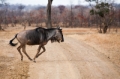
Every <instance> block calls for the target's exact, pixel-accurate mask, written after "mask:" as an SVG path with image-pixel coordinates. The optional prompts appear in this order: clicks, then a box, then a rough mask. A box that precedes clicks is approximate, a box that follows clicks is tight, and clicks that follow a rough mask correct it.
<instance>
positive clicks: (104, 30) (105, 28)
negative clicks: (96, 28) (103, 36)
mask: <svg viewBox="0 0 120 79" xmlns="http://www.w3.org/2000/svg"><path fill="white" fill-rule="evenodd" d="M107 29H108V25H105V26H104V28H103V33H106V32H107Z"/></svg>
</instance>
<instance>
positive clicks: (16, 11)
mask: <svg viewBox="0 0 120 79" xmlns="http://www.w3.org/2000/svg"><path fill="white" fill-rule="evenodd" d="M90 10H91V7H90V6H82V5H70V6H64V5H59V6H52V13H51V16H52V17H51V18H52V26H53V27H54V26H57V25H60V26H62V27H98V26H97V25H98V24H99V22H100V19H99V17H97V16H94V15H90ZM113 13H114V14H112V15H111V16H114V17H112V18H113V20H112V21H113V22H112V24H111V27H113V26H115V27H120V4H114V10H113ZM108 19H109V18H108ZM17 24H21V25H23V26H24V27H26V26H31V25H32V24H34V25H35V26H46V25H45V24H46V6H25V5H22V4H17V5H9V4H0V30H2V29H4V28H6V27H9V26H13V27H15V26H16V25H17Z"/></svg>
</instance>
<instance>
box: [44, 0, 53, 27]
mask: <svg viewBox="0 0 120 79" xmlns="http://www.w3.org/2000/svg"><path fill="white" fill-rule="evenodd" d="M52 1H53V0H48V4H47V23H46V25H47V27H48V28H50V27H52V22H51V5H52Z"/></svg>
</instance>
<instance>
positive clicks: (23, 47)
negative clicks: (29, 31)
mask: <svg viewBox="0 0 120 79" xmlns="http://www.w3.org/2000/svg"><path fill="white" fill-rule="evenodd" d="M25 48H26V46H25V45H23V46H22V51H23V53H24V54H25V55H26V56H27V57H28V59H29V60H30V61H32V59H31V58H30V57H29V55H28V54H27V53H26V50H25Z"/></svg>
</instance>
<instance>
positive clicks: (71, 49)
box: [0, 27, 120, 79]
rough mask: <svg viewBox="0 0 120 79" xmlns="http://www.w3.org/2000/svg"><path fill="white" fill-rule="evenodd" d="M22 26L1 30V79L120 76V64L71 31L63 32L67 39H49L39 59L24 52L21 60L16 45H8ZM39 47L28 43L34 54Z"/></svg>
mask: <svg viewBox="0 0 120 79" xmlns="http://www.w3.org/2000/svg"><path fill="white" fill-rule="evenodd" d="M12 29H14V30H12ZM29 29H31V28H29ZM11 30H12V31H11ZM21 30H22V28H21V27H15V28H10V29H8V30H7V31H5V32H0V36H1V39H0V79H120V68H119V67H118V66H116V65H115V64H114V63H112V62H111V61H110V60H109V58H107V57H106V56H105V55H103V54H102V53H101V52H99V51H98V50H96V48H93V47H92V46H90V45H88V44H86V43H85V42H83V41H80V40H77V39H76V38H75V37H72V36H69V35H64V39H65V42H64V43H50V42H49V43H48V44H47V45H46V52H45V53H43V54H42V55H41V56H40V57H39V58H37V59H36V63H34V62H31V61H29V60H28V59H27V57H26V56H25V55H24V61H23V62H21V61H20V55H19V53H18V51H17V49H16V48H17V47H11V46H9V45H8V43H9V40H10V39H11V38H13V37H14V35H15V34H16V33H17V32H19V31H21ZM14 42H16V41H14ZM37 48H38V46H27V48H26V49H27V50H26V51H27V53H28V54H29V55H30V57H31V58H33V57H34V56H35V54H36V52H37Z"/></svg>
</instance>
